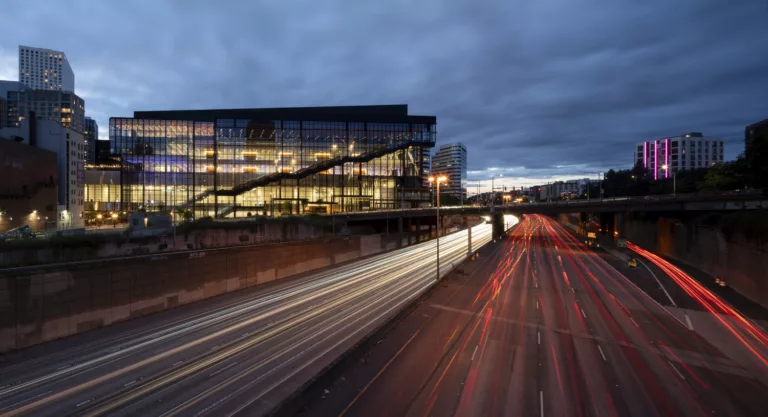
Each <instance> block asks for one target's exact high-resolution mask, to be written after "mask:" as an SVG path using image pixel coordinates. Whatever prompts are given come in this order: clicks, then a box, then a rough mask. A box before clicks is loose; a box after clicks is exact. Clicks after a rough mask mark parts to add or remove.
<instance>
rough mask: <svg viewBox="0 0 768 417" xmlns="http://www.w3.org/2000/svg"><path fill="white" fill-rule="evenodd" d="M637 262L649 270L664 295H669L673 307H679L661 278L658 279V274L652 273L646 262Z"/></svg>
mask: <svg viewBox="0 0 768 417" xmlns="http://www.w3.org/2000/svg"><path fill="white" fill-rule="evenodd" d="M635 259H637V258H635ZM637 261H638V262H640V263H641V264H643V266H644V267H645V269H647V270H648V272H650V273H651V275H653V279H655V280H656V283H657V284H659V288H661V290H662V291H664V294H666V295H667V298H668V299H669V302H670V303H672V307H677V304H675V300H673V299H672V296H670V295H669V293H668V292H667V289H666V288H664V285H662V284H661V281H659V277H657V276H656V274H654V273H653V271H651V268H648V265H646V264H645V262H643V261H642V260H640V259H637Z"/></svg>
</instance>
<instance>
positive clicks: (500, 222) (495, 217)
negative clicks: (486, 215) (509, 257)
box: [491, 212, 505, 239]
mask: <svg viewBox="0 0 768 417" xmlns="http://www.w3.org/2000/svg"><path fill="white" fill-rule="evenodd" d="M491 222H492V224H491V226H492V228H493V238H494V239H501V238H502V237H503V236H504V232H505V230H504V215H503V214H501V213H500V212H496V213H492V214H491Z"/></svg>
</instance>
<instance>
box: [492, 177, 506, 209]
mask: <svg viewBox="0 0 768 417" xmlns="http://www.w3.org/2000/svg"><path fill="white" fill-rule="evenodd" d="M503 176H504V174H499V178H501V177H503ZM494 179H496V176H495V175H491V207H493V206H495V205H496V191H495V188H494V186H493V180H494Z"/></svg>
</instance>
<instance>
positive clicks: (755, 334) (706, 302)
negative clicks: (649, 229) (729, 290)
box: [627, 242, 768, 369]
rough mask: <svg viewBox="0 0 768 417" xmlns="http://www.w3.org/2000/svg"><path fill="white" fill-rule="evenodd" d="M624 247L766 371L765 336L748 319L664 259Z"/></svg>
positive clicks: (637, 248)
mask: <svg viewBox="0 0 768 417" xmlns="http://www.w3.org/2000/svg"><path fill="white" fill-rule="evenodd" d="M627 248H628V249H630V250H632V251H634V252H635V253H637V254H638V255H640V256H642V257H644V258H646V259H648V260H649V261H651V262H652V263H653V264H654V265H656V266H657V267H658V268H659V269H661V270H662V271H664V273H666V274H667V275H668V276H669V277H670V278H671V279H672V280H673V281H675V283H676V284H677V285H679V286H680V288H682V289H683V291H685V292H686V294H688V295H689V296H690V297H691V298H693V299H694V300H695V301H696V302H697V303H698V304H699V305H700V306H701V307H703V308H704V309H705V310H706V311H708V312H710V313H712V314H713V316H714V317H715V318H716V319H717V320H718V322H719V323H720V324H721V325H722V326H723V327H725V328H726V329H727V330H728V331H729V332H730V333H731V334H732V335H733V336H734V337H735V338H736V339H737V340H738V341H739V342H741V344H742V346H744V347H745V348H746V349H747V350H749V352H750V353H752V354H753V355H754V357H755V358H756V359H757V360H758V361H759V362H760V363H761V364H762V365H763V366H765V367H766V368H767V369H768V357H766V355H765V353H763V351H762V350H763V349H765V346H766V345H768V334H766V332H765V331H764V330H763V329H762V328H760V327H758V326H757V325H755V324H754V323H753V322H752V321H751V320H749V319H748V318H746V317H744V315H742V314H741V313H740V312H739V311H738V310H736V309H735V308H733V307H731V306H730V305H729V304H728V303H726V302H725V301H723V300H722V299H720V297H718V296H717V295H715V294H714V293H712V292H711V291H710V290H709V289H708V288H706V287H705V286H703V285H702V284H701V283H700V282H698V281H697V280H695V279H694V278H693V277H691V276H690V275H688V274H687V273H685V272H683V271H682V270H681V269H680V268H678V267H676V266H674V265H672V264H671V263H670V262H668V261H667V260H665V259H664V258H662V257H660V256H658V255H656V254H654V253H652V252H649V251H647V250H645V249H643V248H641V247H639V246H637V245H635V244H633V243H631V242H627ZM723 316H725V317H732V318H734V319H735V321H734V322H730V323H729V320H727V318H724V317H723Z"/></svg>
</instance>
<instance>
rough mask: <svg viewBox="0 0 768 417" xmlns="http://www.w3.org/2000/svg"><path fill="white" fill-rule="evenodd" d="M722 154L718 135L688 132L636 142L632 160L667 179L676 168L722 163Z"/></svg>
mask: <svg viewBox="0 0 768 417" xmlns="http://www.w3.org/2000/svg"><path fill="white" fill-rule="evenodd" d="M724 155H725V150H724V147H723V140H722V139H721V138H713V137H704V136H703V135H702V134H701V133H699V132H691V133H686V134H683V135H680V136H675V137H668V138H659V139H655V140H651V141H645V142H640V143H638V144H637V145H635V152H634V157H635V159H634V162H635V165H637V164H640V165H642V166H643V167H645V168H646V169H648V170H649V171H650V172H651V174H652V175H653V177H654V179H661V178H669V177H671V176H672V173H673V172H677V171H685V170H687V169H697V168H709V167H711V166H712V165H714V164H717V163H720V162H723V156H724Z"/></svg>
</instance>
